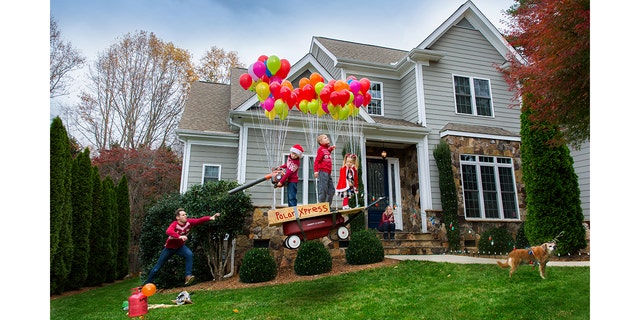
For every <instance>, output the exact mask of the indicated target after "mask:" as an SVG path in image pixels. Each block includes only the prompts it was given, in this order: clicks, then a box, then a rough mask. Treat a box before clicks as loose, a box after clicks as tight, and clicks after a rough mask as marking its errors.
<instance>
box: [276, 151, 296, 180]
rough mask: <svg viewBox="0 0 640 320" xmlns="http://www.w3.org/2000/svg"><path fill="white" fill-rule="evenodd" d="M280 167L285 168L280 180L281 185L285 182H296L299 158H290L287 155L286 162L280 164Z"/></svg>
mask: <svg viewBox="0 0 640 320" xmlns="http://www.w3.org/2000/svg"><path fill="white" fill-rule="evenodd" d="M280 168H282V169H286V170H285V173H284V176H282V180H281V181H280V182H281V183H282V185H284V184H285V183H286V182H298V169H299V168H300V159H291V155H289V156H288V157H287V163H285V164H283V165H281V166H280Z"/></svg>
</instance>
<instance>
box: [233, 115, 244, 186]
mask: <svg viewBox="0 0 640 320" xmlns="http://www.w3.org/2000/svg"><path fill="white" fill-rule="evenodd" d="M229 124H231V125H234V126H236V127H238V129H239V133H238V136H239V138H238V163H237V168H238V173H237V175H236V179H237V180H238V183H244V180H245V179H246V173H247V168H246V167H245V164H246V162H245V160H246V158H247V152H246V150H247V128H246V127H244V126H242V125H240V124H237V123H235V122H233V120H232V118H231V117H229Z"/></svg>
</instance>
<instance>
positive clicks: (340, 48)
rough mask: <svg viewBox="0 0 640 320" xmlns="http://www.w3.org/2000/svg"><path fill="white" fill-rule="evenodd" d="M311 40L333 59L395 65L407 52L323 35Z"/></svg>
mask: <svg viewBox="0 0 640 320" xmlns="http://www.w3.org/2000/svg"><path fill="white" fill-rule="evenodd" d="M312 41H313V42H314V43H316V44H317V45H318V46H320V47H322V48H324V49H326V50H325V52H327V54H330V55H332V56H333V57H332V58H333V59H334V60H343V61H344V60H352V61H366V62H372V63H379V64H383V65H395V64H397V63H398V61H400V60H402V59H404V57H406V55H407V54H408V53H409V52H408V51H405V50H398V49H391V48H385V47H380V46H374V45H370V44H363V43H355V42H350V41H343V40H336V39H330V38H324V37H315V36H314V37H313V39H312Z"/></svg>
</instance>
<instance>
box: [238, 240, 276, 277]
mask: <svg viewBox="0 0 640 320" xmlns="http://www.w3.org/2000/svg"><path fill="white" fill-rule="evenodd" d="M277 273H278V272H277V270H276V261H275V260H274V259H273V257H272V256H271V255H270V254H269V249H267V248H252V249H249V251H247V253H245V255H244V259H243V260H242V265H241V266H240V281H241V282H244V283H258V282H265V281H271V280H273V279H275V278H276V275H277Z"/></svg>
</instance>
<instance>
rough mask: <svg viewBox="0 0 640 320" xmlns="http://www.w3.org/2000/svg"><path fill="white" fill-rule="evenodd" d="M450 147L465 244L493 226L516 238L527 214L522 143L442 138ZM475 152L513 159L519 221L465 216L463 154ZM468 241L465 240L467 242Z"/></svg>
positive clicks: (460, 137)
mask: <svg viewBox="0 0 640 320" xmlns="http://www.w3.org/2000/svg"><path fill="white" fill-rule="evenodd" d="M442 139H443V140H444V141H445V142H446V143H447V144H448V145H449V149H450V150H451V160H452V166H453V168H452V169H453V178H454V181H455V185H456V189H457V190H458V223H459V228H460V232H461V240H462V244H461V245H462V247H463V248H464V247H465V243H468V244H471V243H472V242H473V240H475V243H476V246H477V240H479V239H480V235H481V234H482V233H483V232H484V231H486V230H488V229H491V228H494V227H501V226H506V227H507V230H509V232H510V233H511V234H512V235H513V237H514V239H515V236H516V233H517V231H518V228H519V227H520V225H521V223H522V221H524V218H525V216H526V206H525V200H526V197H525V190H524V182H523V181H522V159H521V154H520V142H518V141H506V140H497V139H484V138H471V137H462V136H445V137H443V138H442ZM461 154H473V155H483V156H497V157H506V158H511V159H512V160H513V172H514V176H515V180H516V192H517V195H518V208H519V211H520V220H517V221H508V220H499V221H495V222H493V221H490V220H483V221H467V220H466V219H465V216H464V200H463V195H462V183H461V175H460V155H461ZM465 241H466V242H465Z"/></svg>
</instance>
